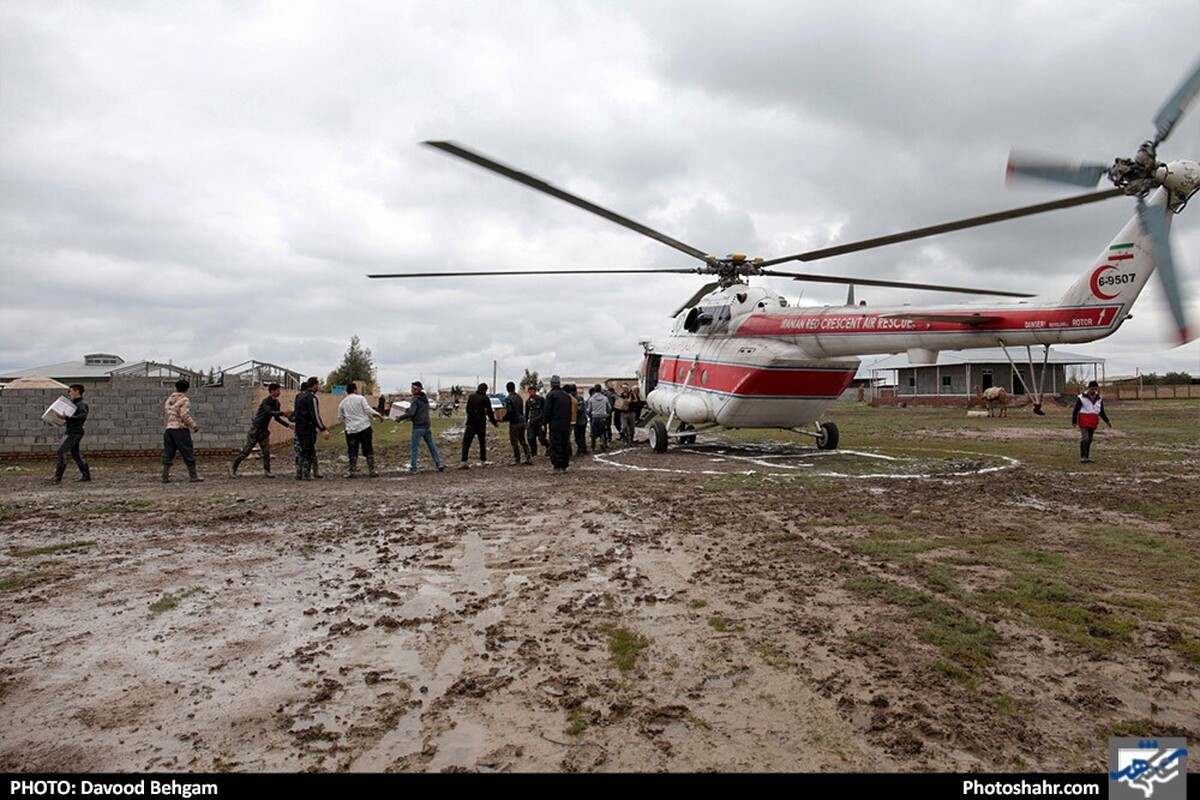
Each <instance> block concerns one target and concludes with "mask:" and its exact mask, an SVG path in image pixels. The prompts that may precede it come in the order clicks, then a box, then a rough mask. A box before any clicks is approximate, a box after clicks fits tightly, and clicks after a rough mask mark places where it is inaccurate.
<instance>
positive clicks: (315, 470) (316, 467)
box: [311, 458, 324, 479]
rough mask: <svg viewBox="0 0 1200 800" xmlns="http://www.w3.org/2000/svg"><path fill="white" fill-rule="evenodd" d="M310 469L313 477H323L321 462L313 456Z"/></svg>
mask: <svg viewBox="0 0 1200 800" xmlns="http://www.w3.org/2000/svg"><path fill="white" fill-rule="evenodd" d="M311 469H312V476H313V477H314V478H317V479H320V478H322V477H324V476H323V475H321V462H319V461H318V460H317V459H315V458H314V459H313V460H312V464H311Z"/></svg>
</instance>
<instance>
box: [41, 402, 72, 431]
mask: <svg viewBox="0 0 1200 800" xmlns="http://www.w3.org/2000/svg"><path fill="white" fill-rule="evenodd" d="M74 413H75V404H74V403H72V402H71V401H70V400H69V399H68V398H66V397H59V398H58V399H57V400H55V401H54V402H53V403H51V404H50V407H49V408H47V409H46V413H45V414H42V421H43V422H49V423H50V424H51V425H58V426H62V425H66V424H67V421H66V420H65V419H62V418H61V417H59V416H58V415H59V414H66V415H67V416H68V417H69V416H71V415H72V414H74Z"/></svg>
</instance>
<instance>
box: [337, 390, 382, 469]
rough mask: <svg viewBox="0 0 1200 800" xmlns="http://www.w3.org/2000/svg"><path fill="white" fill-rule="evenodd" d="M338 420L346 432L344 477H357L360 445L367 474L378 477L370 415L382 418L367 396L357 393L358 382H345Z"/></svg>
mask: <svg viewBox="0 0 1200 800" xmlns="http://www.w3.org/2000/svg"><path fill="white" fill-rule="evenodd" d="M337 415H338V422H340V423H341V424H342V426H343V430H345V432H346V455H347V457H348V458H349V460H350V463H349V465H348V466H347V467H346V477H347V478H356V477H358V449H359V447H360V446H361V447H362V454H363V458H365V459H366V460H367V475H368V476H369V477H372V478H378V477H379V473H378V472H376V471H375V445H374V444H373V443H372V439H373V438H374V431H373V430H372V428H371V417H375V418H376V419H383V415H382V414H380V413H379V412H378V411H376V410H375V409H373V408H371V405H370V404H369V403H368V402H367V398H365V397H363V396H362V395H361V394H359V393H358V384H357V383H355V382H354V381H350V382H349V383H347V384H346V397H345V398H344V399H343V400H342V402H340V403H338V411H337Z"/></svg>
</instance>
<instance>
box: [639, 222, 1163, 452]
mask: <svg viewBox="0 0 1200 800" xmlns="http://www.w3.org/2000/svg"><path fill="white" fill-rule="evenodd" d="M1154 267H1155V262H1154V256H1153V248H1152V246H1151V245H1150V242H1149V240H1148V239H1147V237H1146V235H1145V234H1144V233H1143V232H1142V231H1141V229H1140V225H1139V223H1138V221H1137V219H1136V218H1134V219H1132V220H1130V222H1129V223H1128V224H1127V225H1126V226H1125V228H1124V229H1123V230H1122V231H1121V232H1120V233H1119V234H1118V235H1117V236H1116V238H1114V239H1113V240H1112V242H1111V243H1110V244H1109V246H1108V247H1107V248H1105V250H1104V251H1102V252H1101V253H1100V255H1099V256H1098V257H1097V258H1096V259H1095V260H1094V261H1093V262H1092V264H1091V266H1090V267H1089V268H1088V269H1087V271H1086V272H1084V273H1083V274H1082V275H1081V276H1079V277H1078V279H1077V280H1076V281H1075V283H1074V284H1072V285H1071V286H1070V288H1068V289H1067V291H1066V292H1065V293H1064V294H1063V295H1062V296H1061V297H1059V298H1056V299H1043V300H1033V301H1022V302H1018V303H995V304H987V305H976V304H970V305H966V304H963V305H937V306H911V305H900V306H886V307H870V306H866V305H843V306H794V305H789V303H788V301H787V299H786V298H784V297H783V296H782V295H779V294H777V293H776V292H773V291H771V290H770V289H767V288H765V287H762V286H749V285H746V284H742V283H735V284H732V285H730V286H726V287H723V288H718V289H716V290H714V291H712V292H710V293H708V294H706V295H705V296H703V297H701V298H700V299H699V300H697V302H696V303H695V305H693V306H692V307H690V308H686V309H682V310H681V311H680V312H679V313H678V314H677V315H676V316H675V321H674V326H673V328H672V331H671V334H670V335H669V336H667V337H665V338H663V339H659V340H657V341H653V342H647V343H644V345H643V347H644V351H645V352H644V357H643V361H642V369H641V387H642V393H643V395H642V396H643V397H645V398H646V402H647V403H648V404H649V406H650V408H651V409H652V410H654V411H655V412H656V413H657V414H660V415H663V416H664V417H668V418H674V419H675V420H678V421H680V422H682V423H685V424H689V425H699V424H716V425H721V426H723V427H729V428H739V427H746V428H753V427H778V428H798V427H803V426H808V425H811V424H812V423H814V422H817V421H818V420H820V419H821V417H822V415H823V414H824V413H825V411H826V410H827V409H828V407H829V406H830V404H832V403H833V402H834V401H835V400H836V399H837V398H838V397H839V396H840V395H841V394H842V392H844V391H845V390H846V388H847V387H849V386H850V384H851V382H852V381H853V380H854V375H855V373H856V372H857V370H858V366H859V363H860V362H859V359H858V358H857V356H863V355H868V354H883V353H899V352H907V353H908V355H909V360H910V361H911V362H912V363H915V364H921V363H925V364H932V363H935V362H936V360H937V352H938V351H940V350H966V349H971V348H979V347H996V346H1003V347H1010V346H1012V347H1023V346H1031V345H1047V346H1048V345H1053V344H1079V343H1083V342H1091V341H1095V340H1097V339H1101V338H1104V337H1105V336H1109V335H1111V334H1112V333H1114V332H1115V331H1116V330H1117V328H1119V327H1120V325H1121V323H1122V322H1123V321H1124V320H1125V319H1126V318H1127V317H1128V315H1129V309H1130V307H1131V306H1132V305H1133V302H1134V300H1135V299H1136V298H1137V296H1138V294H1139V293H1140V292H1141V290H1142V288H1143V287H1144V286H1145V284H1146V282H1147V280H1148V279H1149V277H1150V275H1151V274H1152V273H1153V272H1154Z"/></svg>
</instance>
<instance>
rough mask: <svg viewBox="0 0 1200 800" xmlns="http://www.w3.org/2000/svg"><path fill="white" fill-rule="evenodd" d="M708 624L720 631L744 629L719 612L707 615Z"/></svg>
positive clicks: (730, 631) (731, 631) (727, 631)
mask: <svg viewBox="0 0 1200 800" xmlns="http://www.w3.org/2000/svg"><path fill="white" fill-rule="evenodd" d="M708 625H709V627H710V628H712V629H713V630H715V631H719V632H721V633H733V632H736V631H740V630H744V629H743V628H742V626H741V625H734V624H733V623H732V622H730V621H729V620H727V619H725V618H724V617H722V616H720V615H719V614H717V615H713V616H711V617H709V618H708Z"/></svg>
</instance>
